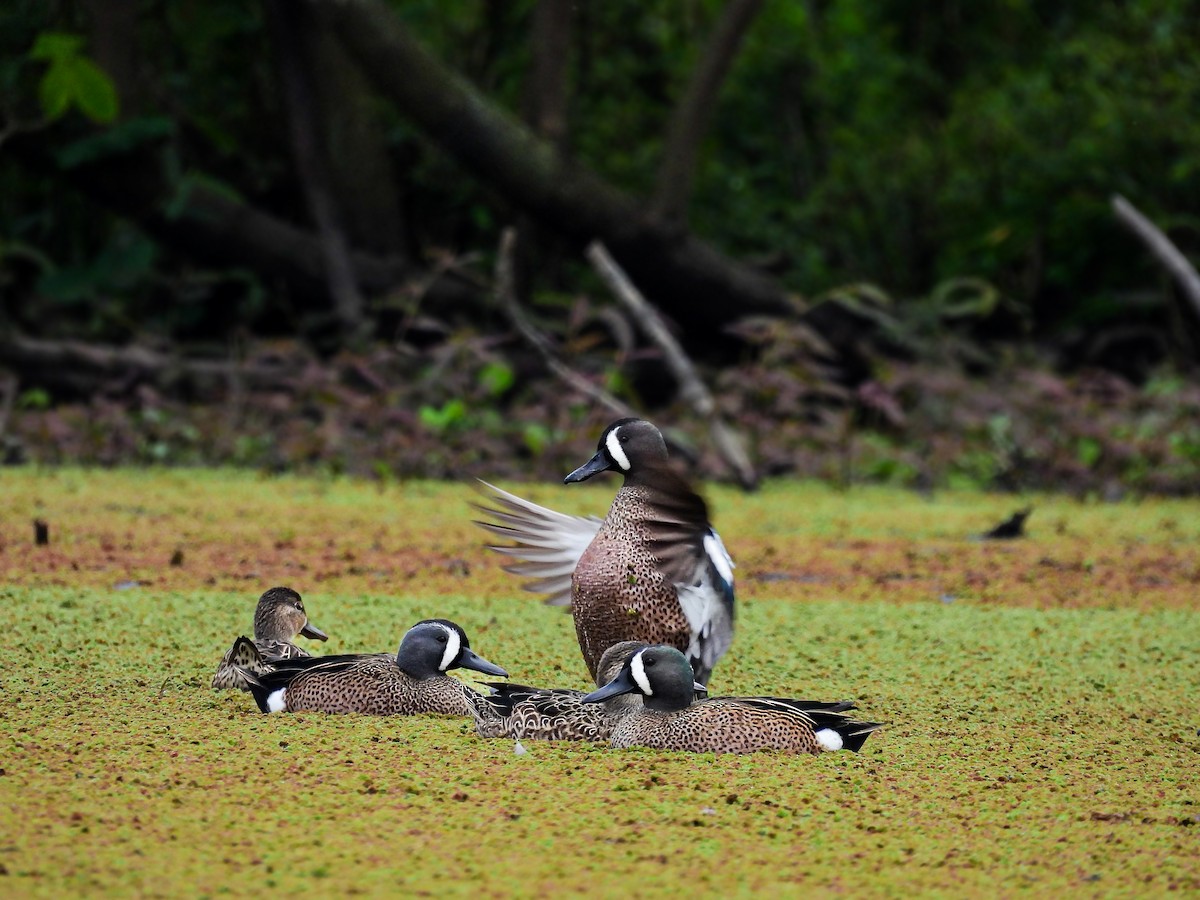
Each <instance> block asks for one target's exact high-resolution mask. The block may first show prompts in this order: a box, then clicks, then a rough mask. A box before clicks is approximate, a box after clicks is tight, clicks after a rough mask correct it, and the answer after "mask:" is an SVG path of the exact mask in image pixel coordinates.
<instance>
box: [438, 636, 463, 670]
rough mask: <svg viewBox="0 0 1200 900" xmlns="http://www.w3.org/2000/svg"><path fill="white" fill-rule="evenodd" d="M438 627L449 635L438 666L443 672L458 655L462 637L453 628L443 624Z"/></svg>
mask: <svg viewBox="0 0 1200 900" xmlns="http://www.w3.org/2000/svg"><path fill="white" fill-rule="evenodd" d="M439 627H440V628H442V629H443V630H445V632H446V634H448V635H450V640H448V641H446V652H445V653H443V654H442V664H441V665H440V666H438V668H439V669H440V670H441V671H443V672H445V671H446V669H447V668H448V667H449V665H450V663H452V662H454V660H455V659H456V658H457V657H458V651H459V650H461V649H462V639H461V638H460V637H459V636H458V632H457V631H455V630H454V629H453V628H447V627H446V626H445V625H441V626H439Z"/></svg>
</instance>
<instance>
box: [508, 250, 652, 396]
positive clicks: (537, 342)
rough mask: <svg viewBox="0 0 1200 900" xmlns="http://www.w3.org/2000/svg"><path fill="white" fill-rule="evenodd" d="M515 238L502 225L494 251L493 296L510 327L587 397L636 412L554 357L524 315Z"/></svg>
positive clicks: (555, 371) (565, 379) (573, 387)
mask: <svg viewBox="0 0 1200 900" xmlns="http://www.w3.org/2000/svg"><path fill="white" fill-rule="evenodd" d="M516 242H517V232H516V229H514V228H505V229H504V233H503V234H501V236H500V252H499V253H498V254H497V255H496V299H497V300H498V301H499V302H500V305H501V306H502V307H504V312H505V314H506V315H507V316H508V318H509V320H510V321H511V322H512V324H513V327H514V328H516V329H517V331H518V332H520V334H521V337H523V338H525V340H526V341H527V342H528V343H529V344H530V346H532V347H533V348H534V349H535V350H536V351H537V352H538V354H539V355H540V356H541V357H542V360H543V361H544V362H545V363H546V368H548V369H549V370H550V371H551V372H553V373H554V375H555V377H556V378H558V379H559V380H560V381H562V382H564V383H565V384H567V385H568V386H569V387H571V388H572V389H574V390H576V391H578V392H579V393H581V394H583V395H585V396H587V397H591V398H592V399H593V400H595V401H596V402H598V403H600V404H602V405H603V406H605V407H607V408H608V409H610V410H612V411H613V412H614V413H616V414H617V415H618V416H622V417H624V416H632V415H636V413H635V412H634V411H633V410H632V409H631V408H630V407H629V406H627V405H626V404H624V403H622V402H621V401H620V400H618V399H617V398H616V397H614V396H613V395H612V394H610V393H609V392H608V391H606V390H604V388H602V387H600V386H599V385H596V384H593V383H592V382H591V381H589V380H588V379H586V378H584V377H583V376H582V375H580V374H579V373H578V372H576V371H575V370H574V369H572V368H571V367H570V366H568V365H567V364H566V363H564V362H563V361H562V360H560V359H559V358H558V354H557V353H556V352H555V350H554V347H553V345H552V344H551V343H550V340H549V338H547V337H546V336H545V335H544V334H542V333H541V332H540V331H538V329H537V328H536V327H535V326H534V325H533V323H532V322H530V321H529V320H528V319H526V318H525V314H524V313H522V312H521V308H520V306H519V305H518V303H517V293H516V286H515V283H514V277H513V258H514V256H515V248H516Z"/></svg>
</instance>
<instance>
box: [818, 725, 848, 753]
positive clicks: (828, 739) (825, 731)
mask: <svg viewBox="0 0 1200 900" xmlns="http://www.w3.org/2000/svg"><path fill="white" fill-rule="evenodd" d="M814 737H816V739H817V743H818V744H820V745H821V747H822V748H823V749H825V750H841V749H842V744H843V741H842V736H841V735H840V734H838V733H837V732H836V731H834V730H833V729H832V728H822V729H821V730H820V731H818V732H817V733H816V734H815V735H814Z"/></svg>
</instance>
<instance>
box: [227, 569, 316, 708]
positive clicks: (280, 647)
mask: <svg viewBox="0 0 1200 900" xmlns="http://www.w3.org/2000/svg"><path fill="white" fill-rule="evenodd" d="M300 635H303V636H304V637H307V638H312V639H313V640H318V641H325V640H328V639H329V638H328V635H326V634H325V632H323V631H322V630H321V629H319V628H317V627H316V626H315V625H313V624H312V623H311V622H309V621H308V613H307V612H306V611H305V609H304V601H303V599H301V597H300V595H299V594H298V593H296V592H295V591H293V590H292V589H291V588H287V587H274V588H271V589H270V590H268V591H265V592H264V593H263V595H262V596H261V597H259V598H258V605H257V606H256V607H255V609H254V640H253V642H251V641H250V639H249V638H247V637H239V638H238V639H237V641H235V642H234V645H233V646H232V647H231V648H229V650H228V651H226V653H225V656H224V658H222V660H221V662H220V663H219V664H218V665H217V671H216V673H215V674H214V675H213V680H212V686H213V688H214V689H215V690H223V689H227V688H237V689H240V690H243V691H248V690H249V689H250V685H249V682H247V681H246V679H245V678H244V677H243V676H242V675H241V673H240V672H239V669H248V670H249V671H251V672H253V673H255V674H259V675H264V674H266V673H267V672H270V671H271V670H272V668H273V663H276V662H279V661H281V660H290V659H307V658H308V657H309V656H310V654H309V653H308V651H306V650H303V649H301V648H300V647H297V646H296V645H295V644H294V643H293V641H295V639H296V638H297V637H298V636H300ZM243 642H245V643H243ZM247 644H248V645H249V646H248V647H247V646H246V645H247ZM251 651H254V652H251Z"/></svg>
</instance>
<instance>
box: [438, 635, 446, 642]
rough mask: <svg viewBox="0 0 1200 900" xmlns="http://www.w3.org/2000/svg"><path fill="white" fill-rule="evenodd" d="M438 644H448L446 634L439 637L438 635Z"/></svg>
mask: <svg viewBox="0 0 1200 900" xmlns="http://www.w3.org/2000/svg"><path fill="white" fill-rule="evenodd" d="M437 642H438V643H439V644H444V643H446V636H445V635H444V634H439V635H438V639H437Z"/></svg>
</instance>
